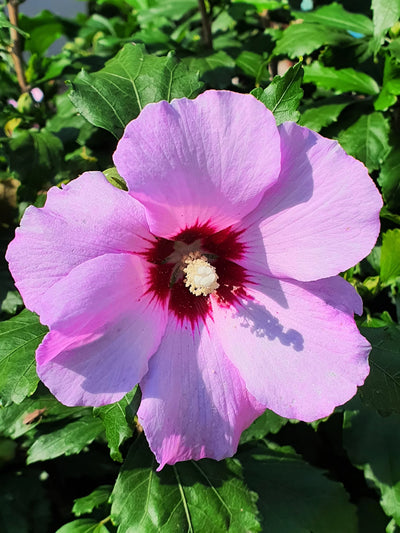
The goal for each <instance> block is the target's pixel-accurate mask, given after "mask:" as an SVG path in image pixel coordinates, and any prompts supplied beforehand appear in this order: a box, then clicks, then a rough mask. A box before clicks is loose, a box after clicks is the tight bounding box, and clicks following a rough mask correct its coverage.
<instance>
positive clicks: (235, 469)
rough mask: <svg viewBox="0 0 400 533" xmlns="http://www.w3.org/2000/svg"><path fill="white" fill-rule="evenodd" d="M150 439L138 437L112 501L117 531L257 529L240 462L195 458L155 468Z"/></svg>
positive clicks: (166, 531) (252, 502) (123, 468)
mask: <svg viewBox="0 0 400 533" xmlns="http://www.w3.org/2000/svg"><path fill="white" fill-rule="evenodd" d="M156 466H157V464H156V461H155V459H154V456H153V454H152V453H151V452H150V450H149V449H148V447H147V444H146V442H145V439H144V438H143V437H141V438H140V439H139V440H138V441H136V442H135V443H134V444H133V445H132V447H131V449H130V451H129V454H128V456H127V458H126V460H125V463H124V465H123V466H122V468H121V472H120V474H119V476H118V479H117V482H116V484H115V487H114V490H113V493H112V496H111V501H112V508H111V516H112V519H113V521H115V522H116V523H117V524H119V528H118V532H119V533H126V532H128V531H129V532H131V531H132V532H133V531H135V532H137V533H139V532H145V531H148V532H151V531H160V530H162V531H163V532H164V533H168V532H171V533H172V532H175V531H192V532H196V531H216V532H217V531H221V532H222V531H230V532H235V533H236V532H239V531H243V532H244V531H246V532H249V533H250V532H253V531H259V530H260V527H259V524H258V521H257V519H256V506H255V503H254V495H253V494H252V493H250V492H249V491H248V490H247V488H246V486H245V485H244V483H243V480H242V474H241V468H240V465H239V463H238V462H237V461H235V460H233V459H227V460H225V461H218V462H217V461H211V460H207V459H203V460H201V461H197V462H194V461H190V462H184V463H178V464H176V465H175V466H173V467H171V466H165V467H164V468H163V469H162V471H161V472H156V471H155V467H156Z"/></svg>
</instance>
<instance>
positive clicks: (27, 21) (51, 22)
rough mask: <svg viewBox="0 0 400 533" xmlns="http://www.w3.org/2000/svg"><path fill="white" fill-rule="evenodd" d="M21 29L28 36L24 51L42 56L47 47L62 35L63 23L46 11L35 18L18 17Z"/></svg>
mask: <svg viewBox="0 0 400 533" xmlns="http://www.w3.org/2000/svg"><path fill="white" fill-rule="evenodd" d="M19 23H20V26H21V28H22V29H23V30H24V31H26V32H28V33H29V34H30V39H27V40H26V41H25V50H29V51H30V52H32V53H36V54H40V55H41V54H44V53H45V52H46V50H47V49H48V47H49V46H50V45H51V44H52V43H53V42H54V41H56V40H57V39H58V38H59V37H61V35H62V34H63V31H64V28H63V21H62V19H61V18H60V17H58V16H57V15H54V14H53V13H51V12H50V11H48V10H47V9H45V10H44V11H42V12H41V13H39V14H38V15H36V16H35V17H32V18H30V17H27V16H25V15H20V19H19Z"/></svg>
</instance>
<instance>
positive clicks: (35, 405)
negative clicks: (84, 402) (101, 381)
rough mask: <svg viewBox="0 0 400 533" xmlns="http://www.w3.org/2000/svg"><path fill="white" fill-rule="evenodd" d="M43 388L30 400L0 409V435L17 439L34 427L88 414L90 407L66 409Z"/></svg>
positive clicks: (26, 399)
mask: <svg viewBox="0 0 400 533" xmlns="http://www.w3.org/2000/svg"><path fill="white" fill-rule="evenodd" d="M41 389H44V387H40V386H39V388H38V390H37V391H36V392H35V394H34V395H33V396H32V397H31V398H25V400H24V401H23V402H22V403H20V404H15V403H14V404H11V405H9V406H7V408H5V409H0V433H1V434H2V435H5V436H7V437H11V438H13V439H17V438H18V437H20V436H21V435H24V434H25V433H27V432H28V431H31V430H33V429H34V428H35V427H36V426H38V425H39V424H40V425H43V424H47V423H50V424H51V423H52V422H55V421H57V422H58V421H60V420H63V419H65V418H75V417H78V416H82V415H84V414H90V411H91V408H90V407H67V406H66V405H63V404H62V403H60V402H58V401H57V400H56V399H55V398H54V396H52V395H51V394H50V393H49V392H48V391H47V389H46V391H45V392H43V390H41Z"/></svg>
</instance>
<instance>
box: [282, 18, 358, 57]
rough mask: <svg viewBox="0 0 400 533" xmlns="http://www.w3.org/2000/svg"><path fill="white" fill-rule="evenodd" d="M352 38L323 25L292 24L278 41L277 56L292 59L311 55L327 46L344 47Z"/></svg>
mask: <svg viewBox="0 0 400 533" xmlns="http://www.w3.org/2000/svg"><path fill="white" fill-rule="evenodd" d="M349 41H351V37H350V36H349V35H347V34H345V33H343V32H339V31H335V30H327V29H326V27H325V26H323V25H322V24H310V23H306V22H303V23H300V24H291V25H290V26H289V27H288V28H286V30H285V31H284V32H283V34H282V37H281V38H280V39H278V41H277V43H276V47H275V49H274V54H275V55H285V56H286V55H287V56H289V57H290V58H292V59H295V58H297V57H302V56H304V55H307V54H311V52H314V50H318V48H321V47H322V46H325V45H344V44H346V43H347V42H349Z"/></svg>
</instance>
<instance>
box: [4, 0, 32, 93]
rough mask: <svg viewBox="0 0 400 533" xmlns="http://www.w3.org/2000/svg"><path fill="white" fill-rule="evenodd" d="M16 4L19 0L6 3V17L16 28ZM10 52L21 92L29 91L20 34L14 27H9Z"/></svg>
mask: <svg viewBox="0 0 400 533" xmlns="http://www.w3.org/2000/svg"><path fill="white" fill-rule="evenodd" d="M18 4H19V0H9V2H8V3H7V9H8V17H9V19H10V22H11V24H12V25H13V26H15V27H17V28H18ZM10 38H11V44H10V48H9V50H10V54H11V59H12V62H13V64H14V69H15V72H16V74H17V80H18V84H19V86H20V89H21V92H22V93H26V92H28V91H29V86H28V85H27V83H26V78H25V72H24V68H23V60H22V45H21V35H20V34H19V33H18V31H17V30H16V29H15V28H10Z"/></svg>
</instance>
